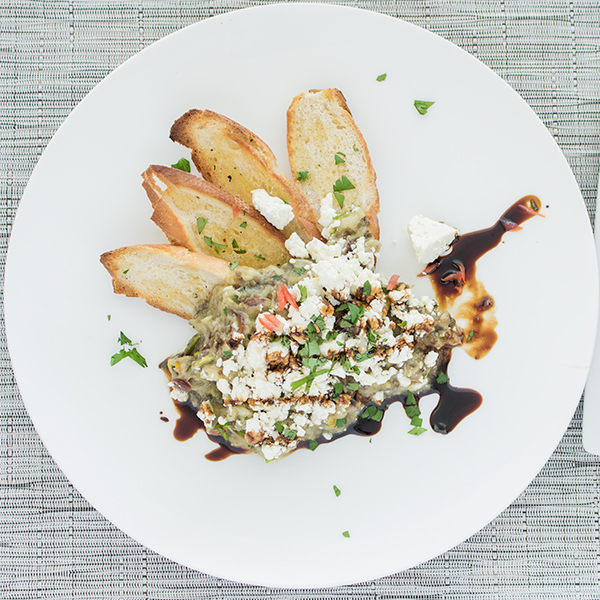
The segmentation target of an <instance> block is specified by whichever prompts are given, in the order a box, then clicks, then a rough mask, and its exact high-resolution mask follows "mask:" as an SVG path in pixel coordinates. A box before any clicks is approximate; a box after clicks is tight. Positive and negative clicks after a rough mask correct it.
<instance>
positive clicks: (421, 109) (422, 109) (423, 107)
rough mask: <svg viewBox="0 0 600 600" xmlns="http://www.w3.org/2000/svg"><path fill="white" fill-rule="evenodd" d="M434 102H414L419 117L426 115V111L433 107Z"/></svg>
mask: <svg viewBox="0 0 600 600" xmlns="http://www.w3.org/2000/svg"><path fill="white" fill-rule="evenodd" d="M434 104H435V102H426V101H425V100H415V108H416V109H417V111H418V113H419V114H420V115H426V114H427V110H428V109H429V108H430V107H431V106H433V105H434Z"/></svg>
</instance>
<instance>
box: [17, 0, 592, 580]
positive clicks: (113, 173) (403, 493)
mask: <svg viewBox="0 0 600 600" xmlns="http://www.w3.org/2000/svg"><path fill="white" fill-rule="evenodd" d="M383 73H387V79H385V81H377V77H378V76H379V75H381V74H383ZM325 87H337V88H339V89H340V90H342V91H343V93H344V94H345V96H346V99H347V101H348V103H349V106H350V107H351V109H352V111H353V114H354V117H355V119H356V121H357V123H358V125H359V127H360V128H361V129H362V132H363V134H364V136H365V138H366V140H367V142H368V144H369V147H370V150H371V154H372V159H373V163H374V165H375V168H376V170H377V174H378V185H379V191H380V195H381V201H382V211H381V224H382V241H383V244H384V250H383V252H382V257H381V260H380V263H379V266H380V270H381V271H383V272H384V273H389V274H391V273H399V274H400V275H402V277H403V278H404V279H405V280H407V281H409V282H416V278H415V274H416V271H417V266H416V263H415V259H414V257H413V255H412V251H411V248H410V243H409V240H408V236H407V234H406V225H407V222H408V221H409V219H410V218H411V217H412V216H413V215H414V214H416V213H422V214H425V215H427V216H429V217H431V218H433V219H438V220H443V221H446V222H448V223H450V224H452V225H454V226H456V227H458V228H459V229H460V231H462V232H467V231H472V230H476V229H481V228H484V227H488V226H490V225H492V224H493V223H494V222H495V221H496V220H497V219H498V218H499V217H500V215H501V214H502V212H503V211H504V210H505V209H506V208H508V206H509V205H511V204H512V203H513V202H515V201H516V200H518V199H519V198H520V197H522V196H524V195H526V194H536V195H537V196H539V198H541V200H542V203H543V212H544V213H545V214H546V215H547V216H546V218H545V219H542V218H536V219H532V220H530V221H528V222H527V223H525V226H524V229H523V230H522V231H519V232H517V233H515V232H513V233H510V234H509V235H506V236H505V238H504V242H503V243H502V244H501V245H500V246H499V247H498V248H496V249H495V250H493V251H492V252H490V253H489V254H487V255H486V256H484V258H482V259H481V260H480V261H479V271H478V273H479V276H480V278H481V279H482V280H483V281H484V283H485V285H486V287H487V289H488V291H489V292H490V293H491V294H492V295H493V296H494V298H495V300H496V303H497V307H498V308H497V317H498V321H499V325H498V334H499V340H498V343H497V344H496V346H495V347H494V349H493V351H492V352H491V353H490V354H489V355H488V356H487V357H485V358H484V359H482V360H480V361H474V360H472V359H470V358H468V357H467V356H466V354H465V353H464V352H463V351H462V350H457V351H455V356H454V357H453V359H452V363H451V376H452V381H453V383H454V384H455V385H459V386H468V387H473V388H475V389H477V390H478V391H480V392H481V393H482V395H483V398H484V400H483V405H482V407H481V408H480V409H479V410H478V411H477V412H475V413H474V414H473V415H471V416H469V417H468V418H466V419H465V420H464V421H463V422H462V423H461V424H460V425H459V426H458V427H457V428H456V429H455V430H454V431H453V432H452V433H451V434H450V435H447V436H442V435H438V434H435V433H433V432H431V431H428V432H427V433H425V434H424V435H421V436H420V437H414V436H411V435H407V431H408V429H409V424H408V420H407V419H406V417H405V415H404V414H403V412H402V410H401V407H399V406H398V405H395V406H393V407H392V408H391V409H390V410H389V411H388V414H386V417H385V419H384V423H383V428H382V431H381V432H380V433H379V434H378V435H377V436H375V437H374V438H373V439H372V441H371V440H369V439H368V438H360V437H356V436H348V437H346V438H344V439H341V440H339V441H337V442H336V443H334V444H329V445H326V446H322V447H320V448H318V449H317V450H316V451H315V452H309V451H299V452H296V453H295V454H293V455H291V456H289V457H286V458H285V459H283V460H281V461H276V462H274V463H270V464H266V463H265V462H264V461H262V460H260V459H259V458H258V457H256V456H251V455H246V456H236V457H232V458H229V459H227V460H225V461H223V462H219V463H211V462H209V461H207V460H205V458H204V455H205V453H206V452H208V451H209V450H211V449H213V448H214V444H212V443H211V442H209V441H208V440H207V439H206V436H205V435H204V434H203V433H200V434H198V435H196V436H195V437H194V438H192V439H191V440H189V441H187V442H183V443H182V442H177V441H176V440H175V439H174V438H173V435H172V430H173V424H174V422H175V418H176V414H175V411H174V408H173V406H172V404H171V401H170V400H169V394H168V391H167V385H166V379H165V377H164V375H163V374H162V372H161V371H160V370H159V369H158V367H157V365H158V363H159V362H160V361H161V360H162V359H164V358H165V357H167V356H168V355H169V354H171V353H173V352H175V351H177V350H179V349H181V348H182V347H183V346H184V345H185V344H186V342H187V340H188V337H190V336H191V333H192V331H191V328H190V327H189V326H188V324H187V323H185V322H183V321H182V320H180V319H178V318H177V317H174V316H172V315H168V314H164V313H160V312H159V311H157V310H155V309H152V308H150V307H149V306H148V305H146V304H145V303H144V302H143V301H141V300H138V299H131V298H125V297H123V296H117V295H114V294H113V293H112V287H111V281H110V277H109V276H108V274H107V273H106V272H105V270H104V269H103V267H102V266H101V265H100V263H99V261H98V258H99V256H100V254H101V253H102V252H105V251H107V250H110V249H113V248H117V247H120V246H127V245H133V244H140V243H164V242H165V239H164V237H163V235H162V233H161V232H160V231H159V230H158V228H156V227H155V225H154V224H153V223H152V222H151V221H150V219H149V217H150V214H151V209H150V203H149V202H148V200H147V199H146V196H145V193H144V191H143V190H142V187H141V185H140V182H141V179H140V174H141V173H142V171H144V170H145V169H146V168H147V167H148V165H149V164H152V163H158V164H167V165H170V164H172V163H174V162H176V161H177V160H178V159H179V158H180V157H182V156H189V154H188V151H187V150H186V149H185V148H182V147H180V146H177V145H175V144H174V143H172V142H171V141H170V140H169V137H168V136H169V128H170V126H171V124H172V123H173V121H174V120H175V119H176V118H178V117H179V116H180V115H182V114H183V113H184V112H185V111H187V110H188V109H190V108H210V109H212V110H215V111H217V112H220V113H221V114H225V115H227V116H228V117H230V118H232V119H234V120H236V121H238V122H239V123H242V124H243V125H245V126H246V127H248V128H249V129H251V130H252V131H254V132H256V133H257V134H258V135H260V136H261V137H262V138H263V139H264V140H265V141H266V142H267V143H268V144H269V145H270V146H271V147H272V149H273V150H274V152H275V154H276V155H277V156H278V157H279V162H280V166H281V167H282V168H285V167H284V165H286V163H287V157H286V149H285V122H286V110H287V108H288V106H289V104H290V102H291V100H292V98H293V97H294V96H295V95H296V94H298V93H300V92H302V91H305V90H308V89H314V88H325ZM414 100H427V101H435V104H434V105H433V106H432V107H431V108H430V109H429V112H428V114H426V115H420V114H419V113H418V112H417V111H416V110H415V108H414V106H413V101H414ZM595 273H596V268H595V254H594V248H593V240H592V235H591V228H590V225H589V222H588V217H587V214H586V211H585V208H584V204H583V202H582V198H581V195H580V192H579V190H578V187H577V185H576V182H575V180H574V178H573V175H572V174H571V172H570V170H569V168H568V165H567V163H566V161H565V159H564V157H563V156H562V154H561V152H560V150H559V149H558V147H557V146H556V144H555V143H554V141H553V139H552V137H551V136H550V134H549V133H548V131H547V130H546V129H545V127H544V126H543V124H542V123H541V122H540V121H539V120H538V119H537V117H536V116H535V115H534V113H533V112H532V111H531V110H530V109H529V108H528V107H527V105H526V104H525V102H524V101H523V100H522V99H521V98H520V97H519V96H518V95H517V94H516V93H515V92H514V91H513V90H512V89H511V88H510V87H509V86H508V85H506V84H505V83H504V82H503V81H502V80H501V79H500V78H498V77H497V76H496V75H495V74H494V73H492V72H491V71H490V70H489V69H487V68H486V67H485V66H484V65H482V64H481V63H479V62H478V61H477V60H475V59H474V58H473V57H471V56H470V55H468V54H467V53H465V52H463V51H462V50H460V49H459V48H457V47H455V46H453V45H452V44H450V43H449V42H447V41H445V40H443V39H441V38H439V37H437V36H435V35H433V34H431V33H429V32H427V31H424V30H422V29H420V28H418V27H415V26H413V25H410V24H408V23H405V22H402V21H400V20H397V19H393V18H389V17H386V16H382V15H379V14H376V13H373V12H366V11H362V10H357V9H351V8H341V7H335V6H327V5H314V4H305V5H303V4H287V5H271V6H264V7H260V8H252V9H248V10H241V11H238V12H233V13H230V14H226V15H223V16H220V17H215V18H211V19H208V20H206V21H203V22H200V23H198V24H196V25H193V26H191V27H188V28H186V29H183V30H182V31H179V32H177V33H175V34H173V35H170V36H169V37H167V38H165V39H163V40H161V41H160V42H158V43H156V44H154V45H152V46H151V47H149V48H147V49H145V50H144V51H143V52H141V53H140V54H138V55H136V56H134V57H133V58H132V59H131V60H129V61H127V62H126V63H125V64H123V65H122V66H121V67H119V68H118V69H116V71H115V72H113V73H112V74H111V75H109V76H108V77H107V78H106V79H105V80H104V81H102V82H101V83H100V84H99V85H98V86H97V87H96V88H95V89H94V90H93V91H92V92H91V93H90V94H89V95H88V96H87V97H86V98H85V99H84V100H83V101H82V102H81V104H79V106H77V108H76V109H75V110H74V111H73V113H72V114H71V115H70V116H69V118H68V119H67V120H66V121H65V123H64V124H63V125H62V127H61V128H60V129H59V131H58V132H57V133H56V135H55V137H54V139H53V140H52V142H51V143H50V144H49V146H48V148H47V149H46V151H45V153H44V154H43V156H42V158H41V160H40V161H39V164H38V166H37V167H36V169H35V172H34V174H33V176H32V177H31V180H30V182H29V185H28V187H27V191H26V193H25V196H24V198H23V199H22V202H21V206H20V207H19V211H18V215H17V218H16V222H15V225H14V230H13V234H12V240H11V244H10V251H9V256H8V264H7V269H6V319H7V334H8V341H9V348H10V352H11V356H12V360H13V366H14V370H15V373H16V377H17V380H18V383H19V387H20V389H21V392H22V395H23V398H24V401H25V404H26V406H27V409H28V411H29V413H30V415H31V417H32V419H33V421H34V423H35V426H36V428H37V430H38V431H39V434H40V436H41V438H42V440H43V441H44V443H45V444H46V446H47V448H48V449H49V451H50V452H51V454H52V456H53V457H54V458H55V459H56V461H57V463H58V465H59V466H60V467H61V468H62V469H63V470H64V472H65V474H66V475H67V476H68V477H69V478H70V480H71V481H72V482H73V484H74V485H75V486H76V487H77V488H78V489H79V490H80V491H81V493H82V494H83V495H84V496H85V497H86V498H87V499H88V500H89V502H90V503H91V504H92V505H93V506H95V507H96V508H97V509H98V510H99V511H100V512H101V513H103V514H104V515H105V516H106V517H107V518H108V519H109V520H110V521H112V522H113V523H114V524H115V525H116V526H118V527H119V528H121V529H122V530H123V531H125V532H126V533H127V534H129V535H130V536H132V537H133V538H134V539H136V540H138V541H139V542H141V543H142V544H145V545H146V546H147V547H149V548H150V549H152V550H155V551H156V552H159V553H160V554H162V555H164V556H166V557H169V558H171V559H173V560H175V561H177V562H179V563H182V564H184V565H187V566H189V567H192V568H194V569H198V570H200V571H203V572H207V573H210V574H213V575H216V576H219V577H224V578H228V579H232V580H237V581H241V582H247V583H252V584H263V585H269V586H286V587H315V586H333V585H339V584H349V583H353V582H359V581H365V580H369V579H372V578H376V577H379V576H383V575H387V574H391V573H394V572H398V571H401V570H403V569H407V568H409V567H412V566H415V565H417V564H419V563H421V562H423V561H426V560H428V559H430V558H432V557H435V556H437V555H439V554H440V553H442V552H444V551H446V550H447V549H449V548H451V547H453V546H454V545H456V544H458V543H459V542H461V541H463V540H465V539H466V538H467V537H469V536H470V535H472V534H474V533H475V532H477V531H478V530H479V529H480V528H482V527H483V526H485V525H486V524H487V523H488V522H489V521H491V520H492V519H493V518H494V517H495V516H497V515H498V514H499V513H500V512H501V511H502V510H503V509H504V508H505V507H506V506H507V505H508V504H510V502H511V501H513V500H514V499H515V498H516V497H517V496H518V495H519V493H520V492H521V491H522V490H523V489H524V488H525V487H526V486H527V485H528V483H529V482H530V481H531V480H532V479H533V477H534V476H535V475H536V474H537V472H538V471H539V469H540V468H541V467H542V466H543V464H544V463H545V461H546V460H547V459H548V458H549V456H550V455H551V453H552V451H553V450H554V448H555V447H556V445H557V443H558V442H559V440H560V438H561V436H562V434H563V433H564V431H565V429H566V427H567V426H568V423H569V420H570V418H571V417H572V414H573V411H574V409H575V407H576V404H577V402H578V400H579V398H580V394H581V392H582V389H583V387H584V382H585V378H586V374H587V369H588V365H589V362H590V357H591V353H592V347H593V343H594V332H595V319H596V309H597V280H596V279H595ZM419 286H421V287H424V289H425V291H427V282H426V281H423V280H422V279H421V280H419ZM572 302H573V303H572ZM109 315H110V320H109V318H108V317H109ZM569 315H571V316H569ZM571 319H572V320H571ZM581 323H585V324H586V325H585V326H584V327H582V326H581ZM119 331H123V332H124V333H125V334H126V335H127V336H128V337H130V338H131V339H132V340H133V341H135V342H138V341H140V342H141V344H140V346H139V349H140V352H141V353H142V354H143V355H144V356H145V357H146V359H147V360H148V364H149V368H147V369H142V368H141V367H139V366H138V365H137V364H135V363H134V362H132V361H122V362H121V363H119V364H117V365H116V366H114V367H111V366H110V365H109V359H110V356H111V355H112V354H114V353H115V352H117V351H118V349H119V345H118V343H117V337H118V335H119ZM434 404H435V398H434V397H433V396H432V397H428V398H427V399H424V400H423V402H422V407H423V409H424V412H425V413H426V414H427V413H429V412H431V410H432V408H433V405H434ZM161 411H162V412H163V413H164V415H163V416H167V417H168V418H169V420H170V421H169V423H165V422H163V421H161V420H160V413H161ZM333 485H336V486H337V487H338V488H339V489H340V490H341V491H342V493H341V495H340V496H339V497H336V495H335V494H334V492H333ZM344 531H348V532H349V534H350V537H344V536H343V535H342V532H344Z"/></svg>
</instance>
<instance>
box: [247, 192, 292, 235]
mask: <svg viewBox="0 0 600 600" xmlns="http://www.w3.org/2000/svg"><path fill="white" fill-rule="evenodd" d="M252 204H254V207H255V208H256V210H258V211H259V212H260V214H261V215H262V216H263V217H264V218H265V219H266V220H267V221H269V223H271V225H273V226H275V227H277V229H283V228H284V227H285V226H286V225H287V224H288V223H290V221H291V220H292V219H293V218H294V211H293V210H292V207H291V206H290V205H289V204H286V203H285V202H284V201H283V200H281V199H280V198H276V197H275V196H269V194H267V192H265V190H252Z"/></svg>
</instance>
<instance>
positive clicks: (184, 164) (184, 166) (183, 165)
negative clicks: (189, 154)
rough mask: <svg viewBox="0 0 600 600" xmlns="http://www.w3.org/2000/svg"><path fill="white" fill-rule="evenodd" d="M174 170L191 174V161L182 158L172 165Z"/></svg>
mask: <svg viewBox="0 0 600 600" xmlns="http://www.w3.org/2000/svg"><path fill="white" fill-rule="evenodd" d="M171 166H172V167H173V168H174V169H179V170H180V171H185V172H186V173H190V171H191V169H190V161H189V160H188V159H187V158H180V159H179V160H178V161H177V162H176V163H175V164H174V165H171Z"/></svg>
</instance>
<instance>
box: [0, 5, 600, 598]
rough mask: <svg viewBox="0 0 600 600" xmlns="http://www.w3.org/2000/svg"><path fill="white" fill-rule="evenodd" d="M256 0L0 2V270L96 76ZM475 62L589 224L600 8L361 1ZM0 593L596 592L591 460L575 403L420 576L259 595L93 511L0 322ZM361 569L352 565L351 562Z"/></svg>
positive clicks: (594, 460)
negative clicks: (523, 108) (52, 440)
mask: <svg viewBox="0 0 600 600" xmlns="http://www.w3.org/2000/svg"><path fill="white" fill-rule="evenodd" d="M259 4H264V2H253V1H249V0H237V1H235V0H230V1H227V0H206V1H202V0H195V1H194V0H165V1H160V2H159V1H152V2H150V1H145V0H139V1H137V2H133V1H121V0H118V1H112V2H98V1H80V0H72V1H67V0H65V1H35V0H3V2H2V3H1V5H0V136H1V142H0V275H3V264H4V257H5V255H6V250H7V246H8V239H9V236H10V231H11V224H12V222H13V218H14V216H15V213H16V210H17V208H18V205H19V199H20V198H21V196H22V194H23V191H24V188H25V185H26V183H27V180H28V178H29V176H30V174H31V172H32V170H33V168H34V166H35V164H36V162H37V160H38V158H39V156H40V154H41V152H42V151H43V149H44V148H45V146H46V144H47V143H48V142H49V140H50V138H51V137H52V135H53V134H54V132H55V131H56V129H57V128H58V127H59V125H60V124H61V123H62V121H63V120H64V119H65V118H66V117H67V116H68V114H69V112H70V111H71V110H72V109H73V107H74V106H75V105H76V104H77V103H78V102H79V101H80V100H81V99H82V97H83V96H84V95H85V94H86V93H87V92H88V91H89V90H90V89H91V88H92V87H93V86H94V85H95V84H97V83H98V82H99V81H100V80H101V79H102V78H103V77H105V76H106V75H107V74H108V73H110V72H111V71H112V70H113V69H115V68H116V67H117V66H119V65H120V64H121V63H122V62H123V61H125V60H126V59H127V58H128V57H130V56H132V55H133V54H135V53H136V52H138V51H140V50H141V49H143V48H144V47H146V46H148V45H149V44H151V43H152V42H154V41H156V40H158V39H160V38H162V37H164V36H165V35H167V34H169V33H171V32H174V31H176V30H178V29H180V28H182V27H184V26H186V25H189V24H191V23H195V22H197V21H198V20H201V19H205V18H207V17H211V16H213V15H218V14H222V13H225V12H228V11H231V10H236V9H241V8H246V7H249V6H255V5H259ZM331 4H340V5H351V6H357V7H360V8H365V9H369V10H373V11H377V12H380V13H383V14H387V15H390V16H393V17H398V18H402V19H405V20H407V21H409V22H411V23H414V24H416V25H420V26H421V27H424V28H426V29H429V30H430V31H432V32H435V33H437V34H439V35H441V36H442V37H444V38H446V39H448V40H450V41H451V42H453V43H455V44H457V45H458V46H460V47H462V48H464V49H465V50H467V51H468V52H469V53H471V54H473V55H474V56H476V57H477V58H479V59H480V60H481V61H483V62H484V63H485V64H486V65H488V66H489V67H491V68H492V69H493V70H494V71H495V72H496V73H497V74H498V75H500V76H501V77H502V78H503V79H504V80H505V81H506V82H507V83H508V84H509V85H511V86H512V87H513V88H514V89H515V90H517V91H518V92H519V93H520V94H521V95H522V96H523V97H524V98H525V100H526V101H527V102H528V103H529V105H530V106H531V107H532V108H533V110H534V111H535V112H536V113H537V114H538V115H539V117H540V118H541V119H542V121H543V122H544V124H545V125H546V126H547V127H548V129H549V130H550V132H551V133H552V135H553V136H554V138H555V140H556V142H557V143H558V145H559V146H560V148H561V149H562V151H563V152H564V154H565V156H566V157H567V160H568V161H569V163H570V165H571V167H572V169H573V172H574V174H575V177H576V179H577V181H578V183H579V186H580V188H581V190H582V193H583V197H584V199H585V202H586V206H587V207H588V211H589V214H590V218H591V219H592V220H594V216H595V215H594V212H595V208H594V207H595V197H596V190H597V182H598V171H599V163H600V148H599V146H600V4H599V3H598V0H571V1H568V0H530V1H525V0H522V1H514V0H497V1H491V0H489V1H481V0H480V1H473V0H465V1H458V0H457V1H448V0H446V1H444V0H423V1H418V0H357V1H352V2H351V1H347V2H343V1H339V2H331ZM0 393H1V394H2V396H1V402H0V598H3V599H30V598H31V599H33V598H43V599H55V598H56V599H58V598H81V599H84V598H85V599H87V598H103V599H108V598H160V599H163V598H164V599H182V600H183V599H192V598H194V599H196V598H199V599H221V598H223V599H231V600H233V599H238V598H239V599H247V598H255V599H260V598H267V597H268V598H271V599H288V598H289V599H296V598H298V599H300V598H302V599H315V600H316V599H328V598H331V599H342V598H356V599H361V600H363V599H364V600H371V599H382V600H383V599H400V598H407V599H430V600H433V599H452V600H459V599H465V600H466V599H480V600H484V599H485V600H492V599H512V598H514V599H534V598H535V599H540V600H542V599H543V600H550V599H558V598H560V599H563V598H564V599H567V598H568V599H571V598H572V599H581V600H584V599H589V600H592V599H593V600H597V599H598V598H600V581H599V576H600V530H599V501H600V487H599V466H600V463H599V459H598V457H595V456H591V455H588V454H586V452H585V451H584V450H583V448H582V444H581V417H582V409H581V406H580V407H579V408H578V410H577V411H576V413H575V415H574V417H573V420H572V422H571V424H570V426H569V428H568V430H567V432H566V434H565V435H564V437H563V439H562V441H561V443H560V445H559V447H558V448H557V450H556V451H555V452H554V454H553V455H552V457H551V458H550V460H549V461H548V463H547V464H546V466H545V467H544V468H543V469H542V471H541V473H540V474H539V475H538V476H537V477H536V479H535V480H534V481H533V482H532V483H531V485H530V486H529V487H528V488H527V489H526V490H525V491H524V492H523V493H522V494H521V496H520V497H519V498H517V499H516V500H515V501H514V503H513V504H512V505H511V506H510V507H509V508H507V509H506V510H505V511H504V512H503V513H502V514H501V515H500V516H498V517H497V518H496V519H495V520H494V521H493V522H492V523H491V524H489V525H488V526H487V527H485V528H484V529H483V530H482V531H480V532H479V533H477V534H476V535H474V536H473V537H471V538H470V539H469V540H467V541H466V542H464V543H462V544H460V545H459V546H457V547H456V548H454V549H452V550H450V551H448V552H446V553H445V554H443V555H442V556H439V557H438V558H436V559H434V560H431V561H429V562H427V563H425V564H423V565H421V566H419V567H416V568H413V569H411V570H408V571H405V572H402V573H398V574H396V575H392V576H389V577H385V578H383V579H380V580H377V581H374V582H368V583H364V584H361V585H354V586H350V587H344V588H336V589H320V590H285V589H268V590H267V589H264V588H259V587H251V586H245V585H241V584H236V583H232V582H229V581H224V580H220V579H217V578H215V577H212V576H208V575H205V574H202V573H198V572H195V571H192V570H190V569H187V568H185V567H182V566H180V565H178V564H175V563H173V562H170V561H169V560H167V559H164V558H162V557H161V556H158V555H156V554H154V553H152V552H150V551H149V550H147V549H145V548H144V547H142V546H140V545H139V544H138V543H136V542H134V541H133V540H131V539H130V538H129V537H127V536H126V535H125V534H124V533H122V532H120V531H119V530H118V529H116V528H115V527H114V526H112V525H111V524H110V523H109V522H107V521H106V520H105V519H104V518H103V517H102V516H101V515H99V514H98V513H97V512H96V511H95V510H94V509H93V508H92V507H90V505H89V504H88V503H87V502H86V501H85V499H83V498H82V497H81V495H80V494H79V493H78V492H77V490H75V489H74V488H73V486H72V485H71V484H70V483H69V481H68V480H67V479H66V477H65V476H64V475H63V474H62V473H61V471H60V470H59V469H58V468H57V466H56V465H55V464H54V462H53V460H52V458H51V457H50V456H49V455H48V453H47V451H46V450H45V448H44V446H43V445H42V443H41V442H40V439H39V438H38V436H37V434H36V432H35V430H34V428H33V426H32V424H31V421H30V420H29V418H28V416H27V413H26V411H25V408H24V406H23V403H22V400H21V398H20V396H19V391H18V389H17V386H16V384H15V381H14V378H13V374H12V370H11V366H10V360H9V356H8V352H7V348H6V338H5V335H4V326H3V324H2V325H0ZM357 560H360V557H357Z"/></svg>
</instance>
